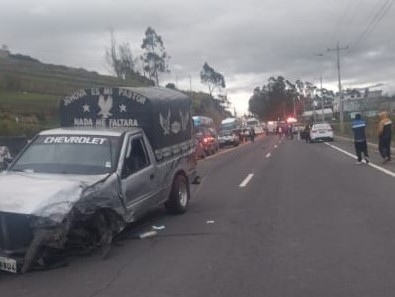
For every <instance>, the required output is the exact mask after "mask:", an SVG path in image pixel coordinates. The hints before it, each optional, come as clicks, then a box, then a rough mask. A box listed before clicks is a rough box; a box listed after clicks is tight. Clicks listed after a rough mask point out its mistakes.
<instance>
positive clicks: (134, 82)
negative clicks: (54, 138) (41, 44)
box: [0, 55, 152, 136]
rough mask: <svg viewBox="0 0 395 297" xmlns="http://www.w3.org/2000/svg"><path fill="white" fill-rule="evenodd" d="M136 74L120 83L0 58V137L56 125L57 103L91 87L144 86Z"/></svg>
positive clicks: (146, 82)
mask: <svg viewBox="0 0 395 297" xmlns="http://www.w3.org/2000/svg"><path fill="white" fill-rule="evenodd" d="M148 85H152V82H151V81H150V80H148V79H146V78H144V77H142V76H140V75H138V74H136V75H135V76H133V77H132V78H130V79H127V80H123V79H119V78H116V77H112V76H105V75H100V74H98V73H96V72H90V71H87V70H84V69H78V68H71V67H66V66H59V65H51V64H44V63H41V62H39V61H38V60H36V59H33V58H31V57H27V56H21V55H9V56H8V57H0V135H16V134H27V135H29V136H30V135H32V134H35V133H36V132H37V131H39V130H41V129H45V128H49V127H53V126H56V125H58V124H57V123H58V103H59V100H60V99H61V98H62V97H63V96H64V95H67V94H70V93H72V92H73V91H75V90H77V89H80V88H87V87H94V86H130V87H134V86H148Z"/></svg>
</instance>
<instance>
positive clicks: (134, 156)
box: [123, 137, 150, 176]
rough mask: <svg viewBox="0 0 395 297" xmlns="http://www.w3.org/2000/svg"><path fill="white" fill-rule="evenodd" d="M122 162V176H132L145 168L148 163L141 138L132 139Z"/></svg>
mask: <svg viewBox="0 0 395 297" xmlns="http://www.w3.org/2000/svg"><path fill="white" fill-rule="evenodd" d="M128 151H129V154H127V156H126V158H125V162H124V169H123V176H128V175H130V174H133V173H135V172H137V171H139V170H141V169H143V168H145V167H147V166H148V165H149V164H150V162H149V158H148V155H147V150H146V148H145V145H144V141H143V139H142V137H137V138H133V139H132V140H131V143H130V147H129V149H128Z"/></svg>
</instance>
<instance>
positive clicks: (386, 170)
mask: <svg viewBox="0 0 395 297" xmlns="http://www.w3.org/2000/svg"><path fill="white" fill-rule="evenodd" d="M324 143H325V144H326V145H328V146H330V147H331V148H333V149H335V150H337V151H339V152H341V153H343V154H345V155H347V156H350V157H351V158H353V159H356V158H357V156H355V155H354V154H351V153H349V152H347V151H345V150H343V149H341V148H339V147H337V146H334V145H333V144H329V143H327V142H324ZM367 165H369V166H370V167H372V168H374V169H377V170H378V171H381V172H383V173H385V174H387V175H389V176H392V177H395V172H392V171H390V170H388V169H385V168H383V167H380V166H378V165H376V164H373V163H372V162H369V163H368V164H367Z"/></svg>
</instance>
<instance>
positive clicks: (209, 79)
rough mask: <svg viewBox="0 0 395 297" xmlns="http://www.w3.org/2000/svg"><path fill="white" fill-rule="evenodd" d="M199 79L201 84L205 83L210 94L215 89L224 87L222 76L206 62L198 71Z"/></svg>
mask: <svg viewBox="0 0 395 297" xmlns="http://www.w3.org/2000/svg"><path fill="white" fill-rule="evenodd" d="M200 80H201V82H202V83H203V84H205V85H207V87H208V92H209V94H210V96H212V95H213V92H214V91H215V90H216V89H219V90H220V89H222V88H225V87H226V85H225V78H224V76H223V75H222V74H221V73H219V72H216V71H215V70H214V68H212V67H210V66H209V65H208V64H207V62H205V63H204V65H203V69H202V71H200Z"/></svg>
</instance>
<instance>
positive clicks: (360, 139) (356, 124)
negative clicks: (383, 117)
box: [352, 113, 369, 164]
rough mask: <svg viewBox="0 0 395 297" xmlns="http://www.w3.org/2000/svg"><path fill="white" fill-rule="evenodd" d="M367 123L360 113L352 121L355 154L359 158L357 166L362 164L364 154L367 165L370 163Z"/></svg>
mask: <svg viewBox="0 0 395 297" xmlns="http://www.w3.org/2000/svg"><path fill="white" fill-rule="evenodd" d="M365 128H366V123H365V121H364V120H363V119H362V118H361V115H360V114H359V113H358V114H356V115H355V118H354V120H353V121H352V132H353V134H354V145H355V152H356V154H357V157H358V161H357V164H362V153H363V154H364V157H365V161H366V163H369V154H368V146H367V143H366V134H365Z"/></svg>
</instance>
